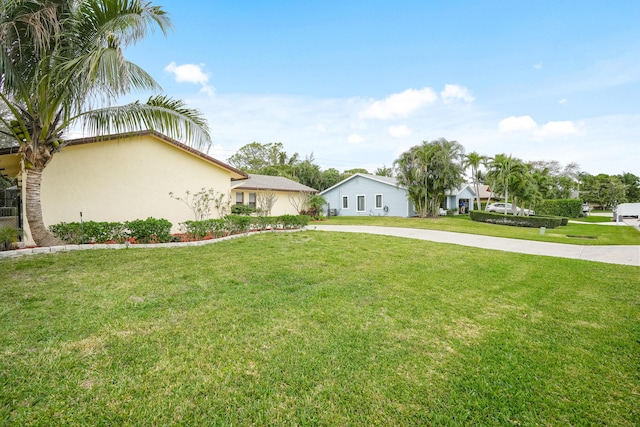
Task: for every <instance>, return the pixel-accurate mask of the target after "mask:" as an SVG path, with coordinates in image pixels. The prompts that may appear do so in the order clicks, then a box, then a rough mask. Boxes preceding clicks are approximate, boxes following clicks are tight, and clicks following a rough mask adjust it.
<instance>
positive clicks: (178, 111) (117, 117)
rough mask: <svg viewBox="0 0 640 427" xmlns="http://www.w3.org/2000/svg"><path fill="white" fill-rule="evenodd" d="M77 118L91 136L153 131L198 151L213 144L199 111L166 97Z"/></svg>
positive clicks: (98, 111) (97, 111) (152, 98)
mask: <svg viewBox="0 0 640 427" xmlns="http://www.w3.org/2000/svg"><path fill="white" fill-rule="evenodd" d="M76 119H77V120H78V121H80V122H81V123H82V124H83V126H84V129H85V131H86V132H87V133H89V134H91V135H105V134H113V133H124V132H134V131H140V130H154V131H156V132H160V133H162V134H164V135H167V136H169V137H171V138H173V139H176V140H178V141H181V142H184V143H186V144H188V145H191V146H192V147H194V148H196V149H199V150H202V149H203V148H206V147H208V146H209V145H210V144H211V136H210V135H209V131H208V127H207V121H206V119H205V118H204V117H203V116H202V114H201V113H200V111H198V110H196V109H190V108H186V107H185V104H184V103H183V102H182V101H180V100H174V99H171V98H168V97H165V96H156V97H151V98H149V100H148V101H147V102H146V103H140V102H133V103H130V104H126V105H122V106H117V107H106V108H101V109H96V110H92V111H89V112H85V113H83V114H81V115H79V116H78V117H77V118H76Z"/></svg>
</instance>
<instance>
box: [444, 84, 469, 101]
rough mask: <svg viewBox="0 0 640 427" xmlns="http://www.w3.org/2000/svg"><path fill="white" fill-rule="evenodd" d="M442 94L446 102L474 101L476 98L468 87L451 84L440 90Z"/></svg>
mask: <svg viewBox="0 0 640 427" xmlns="http://www.w3.org/2000/svg"><path fill="white" fill-rule="evenodd" d="M440 96H441V97H442V100H443V101H444V103H445V104H449V103H451V102H454V101H458V100H462V101H465V102H473V100H474V99H475V98H474V97H473V96H471V93H469V90H468V89H467V88H466V87H464V86H459V85H451V84H447V85H444V90H443V91H442V92H440Z"/></svg>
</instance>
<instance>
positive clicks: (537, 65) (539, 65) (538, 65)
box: [533, 62, 542, 70]
mask: <svg viewBox="0 0 640 427" xmlns="http://www.w3.org/2000/svg"><path fill="white" fill-rule="evenodd" d="M533 68H535V69H536V70H541V69H542V62H539V63H537V64H533Z"/></svg>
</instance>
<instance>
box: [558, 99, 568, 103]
mask: <svg viewBox="0 0 640 427" xmlns="http://www.w3.org/2000/svg"><path fill="white" fill-rule="evenodd" d="M566 103H567V100H566V99H565V98H562V99H561V100H560V101H558V104H560V105H564V104H566Z"/></svg>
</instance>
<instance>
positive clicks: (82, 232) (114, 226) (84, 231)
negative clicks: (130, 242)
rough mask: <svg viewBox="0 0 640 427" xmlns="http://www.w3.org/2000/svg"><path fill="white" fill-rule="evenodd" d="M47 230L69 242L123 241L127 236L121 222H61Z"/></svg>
mask: <svg viewBox="0 0 640 427" xmlns="http://www.w3.org/2000/svg"><path fill="white" fill-rule="evenodd" d="M49 230H50V231H51V232H52V233H53V235H54V236H56V237H57V238H59V239H61V240H64V241H65V242H67V243H69V244H79V243H104V242H108V241H111V240H115V241H117V242H123V241H124V240H125V239H126V238H127V232H126V228H125V226H124V224H122V223H121V222H96V221H86V222H83V223H80V222H69V223H66V222H61V223H59V224H55V225H52V226H50V227H49Z"/></svg>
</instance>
